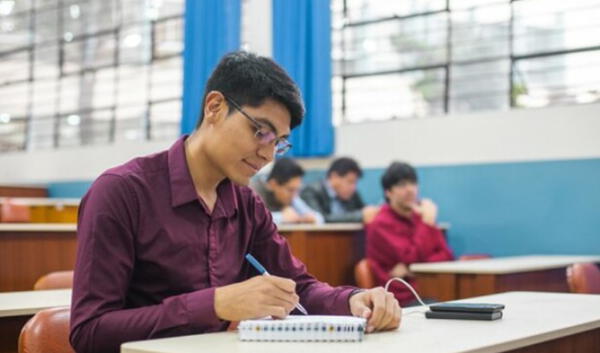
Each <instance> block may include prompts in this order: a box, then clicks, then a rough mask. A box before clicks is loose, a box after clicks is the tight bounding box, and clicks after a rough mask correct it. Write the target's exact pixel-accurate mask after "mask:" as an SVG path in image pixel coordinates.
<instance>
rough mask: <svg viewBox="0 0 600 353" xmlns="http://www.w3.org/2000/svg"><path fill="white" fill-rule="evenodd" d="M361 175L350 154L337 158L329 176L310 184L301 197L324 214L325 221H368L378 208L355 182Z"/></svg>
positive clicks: (330, 167)
mask: <svg viewBox="0 0 600 353" xmlns="http://www.w3.org/2000/svg"><path fill="white" fill-rule="evenodd" d="M361 177H362V169H360V166H359V165H358V163H357V162H356V161H355V160H354V159H352V158H348V157H341V158H338V159H336V160H334V161H333V162H332V163H331V166H329V170H327V178H326V179H324V180H320V181H317V182H315V183H313V184H310V185H308V186H307V187H306V188H304V190H302V192H301V193H300V196H301V197H302V199H303V200H304V201H306V203H307V204H308V205H309V206H310V207H311V208H312V209H314V210H316V211H317V212H319V213H321V214H322V215H323V217H325V222H330V223H333V222H363V223H369V222H370V221H371V220H372V219H373V217H375V215H376V214H377V212H378V211H379V207H376V206H366V205H365V204H364V202H363V200H362V199H361V197H360V195H359V194H358V191H356V185H357V183H358V179H360V178H361Z"/></svg>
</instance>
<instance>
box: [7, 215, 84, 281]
mask: <svg viewBox="0 0 600 353" xmlns="http://www.w3.org/2000/svg"><path fill="white" fill-rule="evenodd" d="M76 229H77V226H76V225H75V224H41V223H36V224H32V223H28V224H18V223H14V224H12V223H0V292H7V291H24V290H31V289H33V284H34V283H35V281H36V280H37V279H38V278H40V277H41V276H43V275H45V274H47V273H49V272H52V271H63V270H72V269H73V267H74V266H75V252H76V248H77V240H76Z"/></svg>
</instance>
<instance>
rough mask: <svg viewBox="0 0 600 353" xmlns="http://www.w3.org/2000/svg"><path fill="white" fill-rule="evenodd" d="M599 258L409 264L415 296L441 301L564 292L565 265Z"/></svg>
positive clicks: (543, 257) (599, 258)
mask: <svg viewBox="0 0 600 353" xmlns="http://www.w3.org/2000/svg"><path fill="white" fill-rule="evenodd" d="M578 262H600V256H562V255H533V256H514V257H499V258H491V259H482V260H470V261H447V262H434V263H421V264H412V265H411V266H410V270H411V271H412V272H413V273H414V274H415V275H416V277H417V282H418V286H419V288H418V291H419V294H421V296H423V297H427V298H434V299H438V300H442V301H446V300H453V299H461V298H469V297H474V296H477V295H484V294H492V293H500V292H505V291H514V290H535V291H547V292H568V290H569V288H568V286H567V280H566V272H565V270H566V268H567V266H569V265H571V264H574V263H578Z"/></svg>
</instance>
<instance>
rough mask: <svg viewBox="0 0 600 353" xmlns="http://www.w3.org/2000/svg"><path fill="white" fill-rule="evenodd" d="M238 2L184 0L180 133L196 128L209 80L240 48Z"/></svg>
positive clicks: (229, 0)
mask: <svg viewBox="0 0 600 353" xmlns="http://www.w3.org/2000/svg"><path fill="white" fill-rule="evenodd" d="M240 12H241V5H240V0H186V2H185V40H184V45H185V47H184V50H183V102H182V108H181V110H182V112H181V133H182V134H186V133H190V132H192V131H193V130H194V128H195V127H196V122H197V121H198V117H199V115H200V107H201V106H202V95H203V93H204V86H205V85H206V81H207V80H208V77H209V76H210V74H211V73H212V71H213V70H214V68H215V67H216V66H217V63H218V62H219V59H220V58H221V57H222V56H223V55H224V54H226V53H228V52H231V51H234V50H238V49H239V47H240Z"/></svg>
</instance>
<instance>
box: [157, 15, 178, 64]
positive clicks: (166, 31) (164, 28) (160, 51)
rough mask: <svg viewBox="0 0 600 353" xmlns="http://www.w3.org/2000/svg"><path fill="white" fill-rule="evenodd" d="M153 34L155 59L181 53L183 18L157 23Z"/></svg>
mask: <svg viewBox="0 0 600 353" xmlns="http://www.w3.org/2000/svg"><path fill="white" fill-rule="evenodd" d="M154 34H155V38H154V56H155V57H159V58H160V57H165V56H169V55H176V54H181V53H182V52H183V18H175V19H170V20H164V21H160V22H157V23H156V25H155V27H154Z"/></svg>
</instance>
